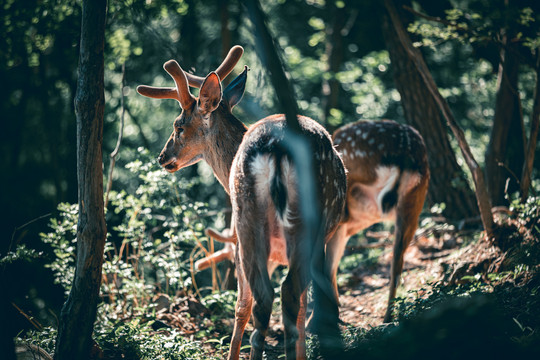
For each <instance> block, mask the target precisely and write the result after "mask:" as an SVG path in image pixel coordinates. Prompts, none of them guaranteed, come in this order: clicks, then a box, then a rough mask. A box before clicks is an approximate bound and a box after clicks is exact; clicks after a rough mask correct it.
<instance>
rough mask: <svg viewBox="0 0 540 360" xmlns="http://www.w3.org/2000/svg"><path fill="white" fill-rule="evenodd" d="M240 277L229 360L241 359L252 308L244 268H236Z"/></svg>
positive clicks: (237, 262)
mask: <svg viewBox="0 0 540 360" xmlns="http://www.w3.org/2000/svg"><path fill="white" fill-rule="evenodd" d="M236 264H239V258H238V252H237V255H236ZM236 273H237V277H238V297H237V300H236V307H235V314H234V330H233V335H232V339H231V346H230V350H229V357H228V359H229V360H237V359H238V358H239V357H240V348H241V346H242V337H243V335H244V330H245V328H246V325H247V323H248V321H249V317H250V315H251V308H252V294H251V289H250V288H249V284H248V282H247V279H246V275H245V273H244V270H243V267H242V266H237V267H236Z"/></svg>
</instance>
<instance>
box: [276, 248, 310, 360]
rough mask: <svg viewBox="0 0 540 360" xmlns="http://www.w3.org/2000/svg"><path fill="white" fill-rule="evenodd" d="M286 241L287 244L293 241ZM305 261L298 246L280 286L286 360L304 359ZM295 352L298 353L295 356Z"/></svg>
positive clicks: (291, 256)
mask: <svg viewBox="0 0 540 360" xmlns="http://www.w3.org/2000/svg"><path fill="white" fill-rule="evenodd" d="M289 239H290V238H288V239H287V244H288V245H289V244H294V240H289ZM307 264H308V261H307V259H305V258H304V257H303V256H302V253H301V251H300V249H299V248H298V245H297V246H296V247H294V248H293V249H292V251H291V255H290V256H289V272H288V273H287V276H286V278H285V280H284V281H283V283H282V284H281V308H282V316H283V326H284V330H285V353H286V356H287V359H288V360H290V359H297V356H298V359H305V358H306V349H305V321H306V319H305V316H306V314H305V312H306V309H305V307H306V306H305V295H306V289H307V285H308V277H307V272H308V267H307V266H306V265H307ZM297 350H299V353H298V354H297Z"/></svg>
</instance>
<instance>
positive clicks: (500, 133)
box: [485, 44, 525, 206]
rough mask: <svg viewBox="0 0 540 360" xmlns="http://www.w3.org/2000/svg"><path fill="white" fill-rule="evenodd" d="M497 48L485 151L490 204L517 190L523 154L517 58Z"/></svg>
mask: <svg viewBox="0 0 540 360" xmlns="http://www.w3.org/2000/svg"><path fill="white" fill-rule="evenodd" d="M508 46H512V45H510V44H509V45H508ZM501 52H502V53H501V59H502V61H501V63H500V65H499V75H498V77H499V78H498V83H499V86H498V89H497V97H496V103H495V116H494V118H493V127H492V128H491V136H490V140H489V144H488V147H487V149H486V154H485V163H486V168H485V172H486V184H487V188H488V192H489V196H490V198H491V203H492V204H493V206H499V205H507V204H508V201H507V200H506V198H505V194H506V193H508V194H511V193H514V192H515V191H518V190H519V177H520V175H521V171H522V169H523V162H524V157H525V138H524V137H525V129H524V127H525V126H524V124H523V116H522V111H521V101H520V99H519V93H518V70H519V60H518V59H517V57H516V55H514V54H513V53H512V51H505V50H504V49H503V50H501ZM507 181H509V183H508V186H506V182H507Z"/></svg>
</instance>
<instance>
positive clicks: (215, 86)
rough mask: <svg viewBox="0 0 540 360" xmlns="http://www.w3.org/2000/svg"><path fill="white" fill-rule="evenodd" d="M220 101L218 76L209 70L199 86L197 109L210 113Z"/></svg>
mask: <svg viewBox="0 0 540 360" xmlns="http://www.w3.org/2000/svg"><path fill="white" fill-rule="evenodd" d="M220 101H221V83H220V82H219V76H218V75H217V74H216V73H215V72H211V73H210V74H209V75H208V76H207V77H206V79H204V82H203V84H202V86H201V91H200V92H199V109H200V110H201V111H202V112H204V113H210V112H212V111H214V110H216V109H217V107H218V106H219V102H220Z"/></svg>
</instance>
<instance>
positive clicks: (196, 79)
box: [137, 45, 244, 108]
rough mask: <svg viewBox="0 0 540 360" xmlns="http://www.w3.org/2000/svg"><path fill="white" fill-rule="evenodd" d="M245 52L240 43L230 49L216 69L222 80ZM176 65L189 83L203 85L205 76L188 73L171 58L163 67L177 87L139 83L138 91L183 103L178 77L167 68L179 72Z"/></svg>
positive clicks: (151, 96)
mask: <svg viewBox="0 0 540 360" xmlns="http://www.w3.org/2000/svg"><path fill="white" fill-rule="evenodd" d="M243 54H244V48H242V47H241V46H240V45H235V46H233V47H232V48H231V50H229V53H228V54H227V56H226V57H225V59H224V60H223V62H222V63H221V65H219V67H218V68H217V70H216V73H217V74H218V76H219V80H220V81H223V79H225V78H226V77H227V75H229V74H230V73H231V71H232V70H233V69H234V67H235V66H236V64H237V63H238V61H240V58H241V57H242V55H243ZM171 62H174V63H175V64H176V65H167V64H170V63H171ZM176 66H178V68H179V69H180V71H181V72H182V73H183V74H184V77H185V78H186V79H187V83H188V84H189V85H190V86H192V87H196V88H200V87H201V86H202V83H203V82H204V78H203V77H200V76H197V75H192V74H188V73H187V72H185V71H184V70H182V68H181V67H180V65H178V63H177V62H176V61H174V60H169V61H167V62H166V63H165V64H164V65H163V68H165V71H167V72H168V73H169V74H170V75H171V76H172V77H173V79H174V81H175V83H176V88H174V87H156V86H147V85H139V86H138V87H137V92H138V93H139V94H141V95H143V96H146V97H149V98H154V99H174V100H178V101H179V102H180V104H182V102H181V101H180V97H179V92H178V90H177V89H178V82H177V79H176V78H175V75H173V74H171V73H170V72H169V70H167V67H169V68H171V71H173V72H174V73H175V74H177V73H178V71H177V70H175V69H172V68H173V67H176ZM177 77H178V78H180V77H181V75H180V74H177ZM180 82H182V84H183V80H180ZM182 86H183V85H182ZM188 92H189V91H188ZM190 95H191V94H190ZM188 100H189V99H188ZM182 108H184V106H182Z"/></svg>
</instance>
